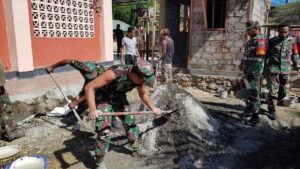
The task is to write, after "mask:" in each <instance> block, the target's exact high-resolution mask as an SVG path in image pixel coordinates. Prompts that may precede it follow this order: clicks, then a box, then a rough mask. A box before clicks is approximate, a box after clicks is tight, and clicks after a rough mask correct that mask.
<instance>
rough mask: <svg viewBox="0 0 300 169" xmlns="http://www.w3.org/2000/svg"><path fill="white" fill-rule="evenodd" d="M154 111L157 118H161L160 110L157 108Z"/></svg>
mask: <svg viewBox="0 0 300 169" xmlns="http://www.w3.org/2000/svg"><path fill="white" fill-rule="evenodd" d="M152 111H153V112H154V114H155V116H160V115H161V114H162V112H161V110H160V108H157V107H155V108H154V109H153V110H152Z"/></svg>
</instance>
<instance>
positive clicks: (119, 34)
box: [114, 24, 124, 57]
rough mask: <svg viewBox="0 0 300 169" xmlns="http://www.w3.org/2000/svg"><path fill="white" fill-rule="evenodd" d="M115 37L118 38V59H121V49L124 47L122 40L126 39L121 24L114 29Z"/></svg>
mask: <svg viewBox="0 0 300 169" xmlns="http://www.w3.org/2000/svg"><path fill="white" fill-rule="evenodd" d="M114 34H115V37H116V38H117V47H118V49H117V53H118V57H120V52H121V47H122V39H123V37H124V34H123V30H122V29H120V24H117V29H114Z"/></svg>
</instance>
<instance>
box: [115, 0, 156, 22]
mask: <svg viewBox="0 0 300 169" xmlns="http://www.w3.org/2000/svg"><path fill="white" fill-rule="evenodd" d="M152 6H153V5H152V1H151V0H148V1H147V2H144V3H117V4H113V19H116V20H121V21H123V22H125V23H127V24H129V25H132V24H133V22H134V19H135V18H136V12H135V11H136V9H137V8H149V7H152Z"/></svg>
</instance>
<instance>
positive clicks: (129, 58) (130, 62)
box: [125, 54, 137, 65]
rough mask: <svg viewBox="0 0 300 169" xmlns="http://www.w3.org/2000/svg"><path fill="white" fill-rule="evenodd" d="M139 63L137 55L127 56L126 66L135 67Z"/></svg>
mask: <svg viewBox="0 0 300 169" xmlns="http://www.w3.org/2000/svg"><path fill="white" fill-rule="evenodd" d="M136 61H137V58H136V55H128V54H126V55H125V64H126V65H134V64H135V63H136Z"/></svg>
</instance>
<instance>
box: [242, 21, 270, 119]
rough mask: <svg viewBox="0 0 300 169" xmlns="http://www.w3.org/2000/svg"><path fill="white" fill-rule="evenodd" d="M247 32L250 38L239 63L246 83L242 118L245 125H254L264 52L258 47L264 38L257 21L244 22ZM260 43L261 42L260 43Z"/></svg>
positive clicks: (258, 106) (258, 107) (256, 116)
mask: <svg viewBox="0 0 300 169" xmlns="http://www.w3.org/2000/svg"><path fill="white" fill-rule="evenodd" d="M246 29H247V34H248V35H249V36H250V40H249V41H248V42H247V43H246V45H245V53H244V57H243V59H242V61H241V64H240V70H242V71H243V73H244V78H243V80H244V83H245V85H246V88H247V91H248V95H247V98H245V101H246V110H245V112H244V113H243V114H242V119H243V120H245V124H247V125H255V124H256V123H257V122H258V120H259V117H258V113H259V111H260V105H261V102H260V92H261V85H260V80H261V78H262V73H263V70H264V63H265V62H264V60H265V53H264V52H262V53H258V52H257V51H258V50H259V49H258V48H260V47H263V46H264V45H266V44H263V43H265V38H264V36H263V35H261V34H260V27H259V23H258V22H257V21H248V22H247V23H246ZM260 43H262V44H260Z"/></svg>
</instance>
